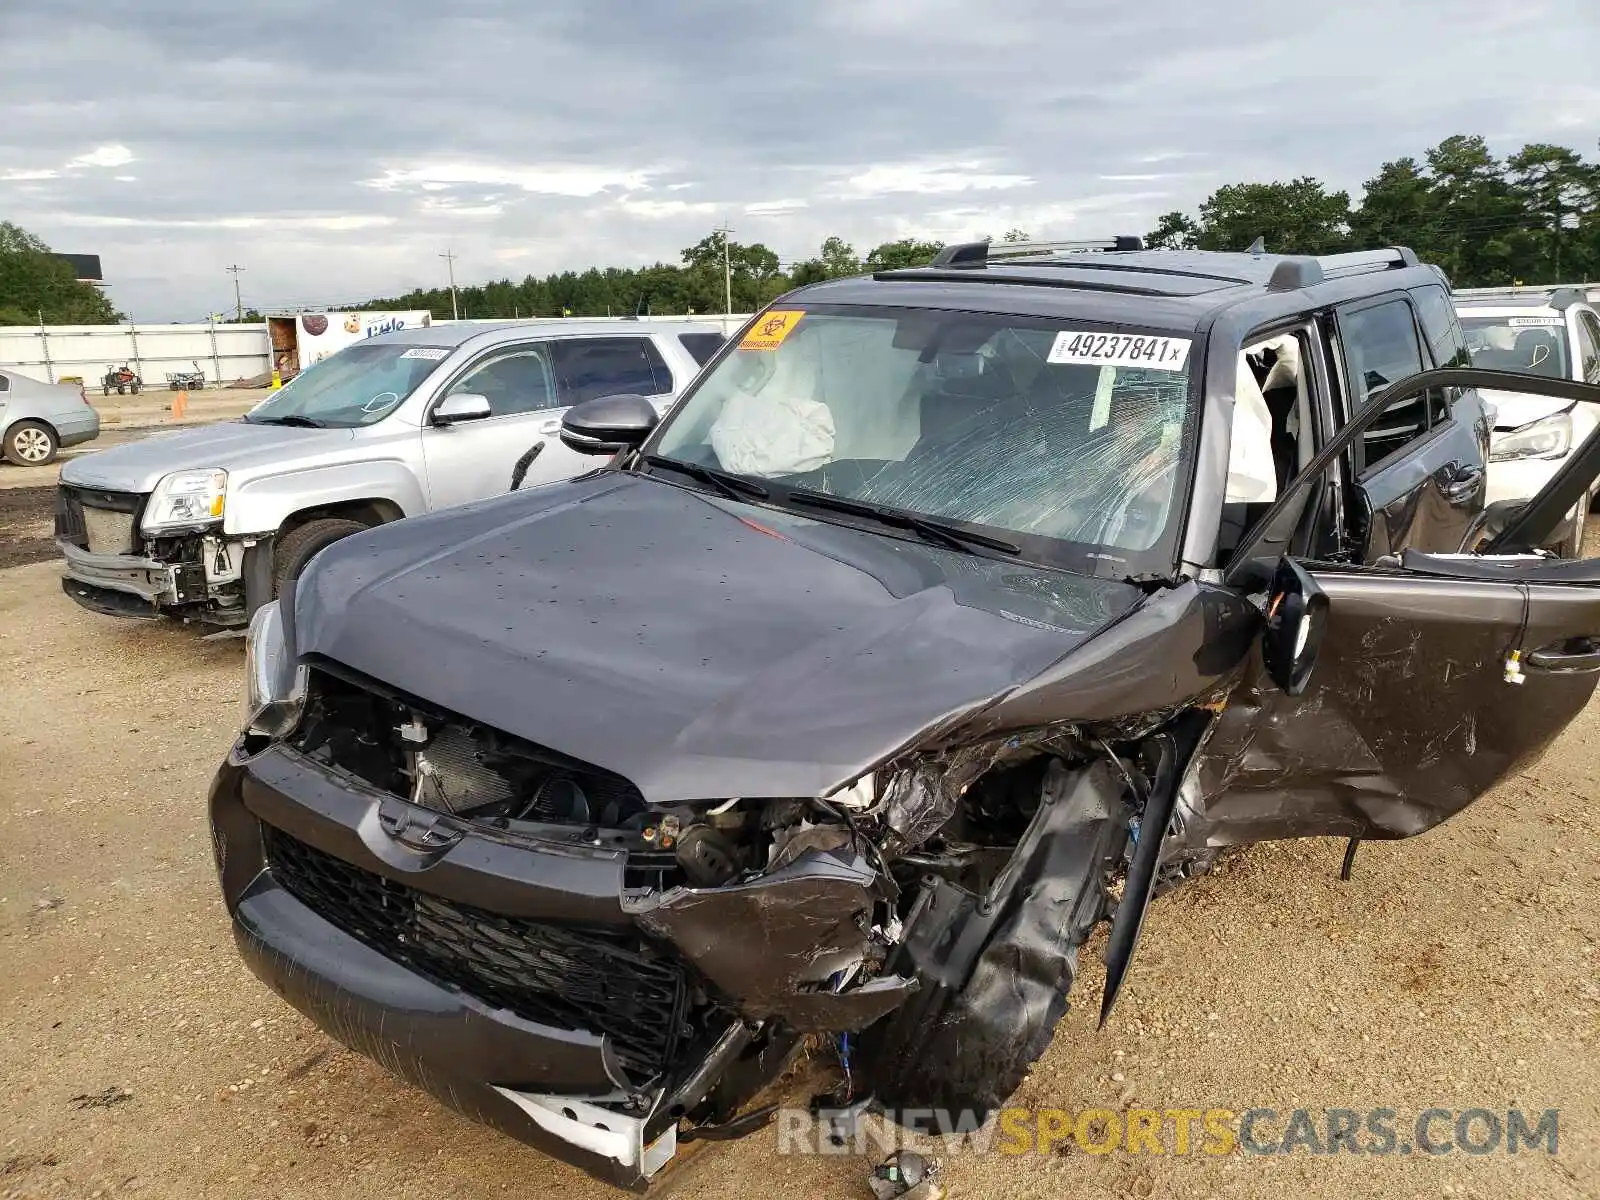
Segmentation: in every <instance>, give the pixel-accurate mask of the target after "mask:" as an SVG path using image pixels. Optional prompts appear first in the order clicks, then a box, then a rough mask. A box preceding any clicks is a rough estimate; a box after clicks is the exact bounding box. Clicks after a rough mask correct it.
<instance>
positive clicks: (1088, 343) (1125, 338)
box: [1047, 329, 1189, 371]
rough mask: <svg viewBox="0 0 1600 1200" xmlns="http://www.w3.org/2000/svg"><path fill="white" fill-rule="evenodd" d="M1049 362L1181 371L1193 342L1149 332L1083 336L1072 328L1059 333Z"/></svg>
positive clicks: (1084, 334) (1088, 334) (1085, 334)
mask: <svg viewBox="0 0 1600 1200" xmlns="http://www.w3.org/2000/svg"><path fill="white" fill-rule="evenodd" d="M1047 361H1049V362H1053V363H1089V364H1091V365H1093V366H1097V367H1142V368H1143V369H1144V370H1146V371H1181V370H1183V368H1184V364H1185V363H1187V362H1188V361H1189V339H1188V338H1175V337H1157V336H1155V335H1153V334H1148V333H1145V334H1136V333H1087V332H1083V333H1080V332H1077V331H1074V330H1070V329H1069V330H1063V331H1062V332H1061V333H1058V334H1056V340H1055V342H1054V344H1053V345H1051V347H1050V353H1049V355H1048V356H1047Z"/></svg>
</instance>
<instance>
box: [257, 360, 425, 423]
mask: <svg viewBox="0 0 1600 1200" xmlns="http://www.w3.org/2000/svg"><path fill="white" fill-rule="evenodd" d="M449 355H450V351H449V350H448V349H445V348H444V347H440V346H410V345H403V344H398V345H397V344H395V343H393V342H358V343H357V344H355V345H354V346H346V347H345V348H344V349H343V350H340V351H339V352H338V353H337V354H334V355H330V356H329V357H328V358H325V359H323V360H322V361H321V362H318V363H317V364H315V368H314V369H311V370H305V371H301V372H300V374H298V375H296V376H295V377H294V378H293V379H291V380H290V381H289V382H288V383H286V384H284V385H283V387H282V388H281V389H280V390H279V391H277V392H275V393H274V394H273V395H271V396H269V397H268V398H267V399H266V400H263V401H262V402H261V403H260V404H258V405H256V406H255V407H254V408H252V409H251V410H250V411H249V412H248V413H247V414H246V415H245V420H247V421H250V422H251V423H253V424H258V425H307V426H314V427H319V428H320V427H324V426H326V427H330V428H344V429H348V428H352V427H354V426H357V425H371V424H372V423H373V422H375V421H381V420H383V418H384V417H386V416H388V415H389V414H390V413H392V412H393V411H394V410H395V409H397V408H399V407H400V405H401V403H402V402H403V401H404V400H405V398H406V397H407V396H409V395H411V393H412V392H414V391H416V390H417V385H418V384H420V383H421V382H422V381H423V380H424V379H426V378H427V377H428V376H429V375H430V374H431V373H432V372H433V369H434V368H435V367H437V366H438V365H439V363H440V362H441V361H443V360H444V359H445V358H448V357H449Z"/></svg>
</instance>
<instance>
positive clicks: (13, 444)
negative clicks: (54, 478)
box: [0, 421, 58, 467]
mask: <svg viewBox="0 0 1600 1200" xmlns="http://www.w3.org/2000/svg"><path fill="white" fill-rule="evenodd" d="M57 448H58V443H57V442H56V435H55V434H54V433H53V432H52V431H51V429H50V427H49V426H48V425H42V424H40V423H39V422H38V421H18V422H17V423H16V424H15V425H13V426H12V427H11V428H10V430H9V431H7V433H6V440H5V445H4V446H3V447H0V449H3V450H4V452H5V456H6V458H8V459H9V460H10V461H12V462H14V463H16V464H18V465H19V466H24V467H42V466H44V464H45V463H47V462H49V461H50V460H51V459H53V458H55V456H56V450H57Z"/></svg>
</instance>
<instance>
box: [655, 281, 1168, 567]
mask: <svg viewBox="0 0 1600 1200" xmlns="http://www.w3.org/2000/svg"><path fill="white" fill-rule="evenodd" d="M1189 351H1190V339H1189V338H1188V337H1185V336H1182V335H1179V334H1165V333H1159V332H1152V331H1150V330H1144V329H1129V328H1121V327H1118V328H1113V327H1110V326H1108V325H1104V324H1100V325H1096V323H1094V322H1088V323H1085V322H1082V321H1073V320H1062V319H1055V320H1050V321H1044V320H1038V319H1035V318H1029V317H1016V316H993V315H988V314H979V313H953V312H942V311H930V310H922V309H884V308H871V309H861V308H852V307H849V306H843V305H830V306H825V307H824V306H808V307H807V308H805V309H789V310H784V311H777V312H769V313H765V314H763V315H762V316H761V317H760V318H758V319H757V320H756V322H755V324H754V325H752V326H751V327H750V330H749V331H748V332H747V333H746V334H745V336H744V337H743V339H742V340H741V341H740V343H739V346H738V348H737V349H736V350H735V352H734V353H732V354H730V355H728V356H727V357H725V358H724V359H722V361H721V362H720V363H719V364H718V365H717V366H716V367H714V368H713V369H712V370H711V372H710V373H709V374H708V375H706V376H704V377H703V378H702V379H701V381H700V383H699V385H698V387H696V388H695V390H694V391H693V392H691V393H690V394H689V395H688V396H687V397H686V398H685V399H684V400H683V402H682V403H681V404H680V405H679V406H678V407H677V409H676V410H675V411H674V412H673V414H672V415H671V416H670V417H669V418H668V419H667V420H666V422H665V423H664V424H663V427H662V430H661V432H660V433H659V434H658V436H657V438H656V440H655V442H654V444H653V445H651V446H650V447H649V450H650V451H651V452H652V453H653V454H655V455H658V456H664V457H667V458H672V459H676V460H678V461H681V462H688V463H693V464H695V465H697V466H700V467H711V468H716V469H718V470H721V471H723V472H727V473H730V474H731V475H738V476H742V477H745V478H746V479H758V480H760V481H761V482H762V487H763V489H764V490H765V491H766V492H767V493H768V495H769V496H770V499H769V500H768V502H769V503H773V504H778V505H782V506H784V507H789V505H790V497H791V495H793V499H794V501H795V508H796V511H804V512H806V513H807V515H810V516H818V515H819V514H820V513H821V512H822V511H824V509H823V508H821V507H819V506H818V505H816V504H815V503H814V494H815V493H816V492H825V493H828V494H829V495H831V496H835V497H839V498H841V499H844V500H849V501H859V502H861V505H860V506H858V507H862V508H865V506H876V507H878V508H883V509H892V510H898V512H899V513H902V514H904V513H910V514H915V515H920V516H925V517H933V518H938V519H939V520H941V521H943V522H953V523H957V524H960V525H965V526H970V527H972V528H973V529H974V530H979V531H981V530H989V531H991V532H992V533H994V534H997V535H998V536H999V537H1000V538H1003V539H1004V540H1005V541H1007V542H1009V543H1013V544H1015V545H1016V546H1018V547H1020V550H1021V553H1022V554H1023V555H1024V556H1025V557H1028V558H1031V559H1034V560H1036V561H1044V562H1051V563H1055V564H1057V565H1061V566H1065V567H1068V568H1070V569H1073V570H1080V571H1085V572H1089V573H1094V574H1110V575H1114V576H1118V577H1121V576H1125V575H1138V574H1143V573H1145V572H1152V571H1153V572H1156V573H1161V574H1164V573H1166V570H1165V569H1166V568H1170V547H1171V544H1172V540H1173V539H1174V538H1175V534H1174V533H1173V528H1172V527H1173V526H1174V524H1175V523H1176V521H1177V519H1178V515H1179V514H1180V512H1181V509H1182V505H1181V504H1179V503H1177V502H1176V501H1177V498H1178V497H1177V495H1176V491H1177V488H1178V487H1179V486H1180V484H1181V482H1182V479H1183V478H1184V477H1185V473H1184V472H1182V471H1181V470H1180V465H1181V463H1182V462H1183V457H1184V455H1185V454H1186V453H1187V450H1186V444H1185V431H1186V430H1187V429H1188V428H1189V422H1188V420H1187V418H1188V414H1189V410H1190V405H1191V387H1190V355H1189ZM792 489H801V491H800V492H799V493H798V494H794V493H793V492H792ZM807 492H809V493H812V494H813V495H812V496H810V497H808V496H806V494H805V493H807ZM835 507H839V508H840V509H841V510H842V511H848V510H843V507H842V506H835ZM830 519H831V518H830Z"/></svg>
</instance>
